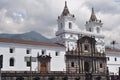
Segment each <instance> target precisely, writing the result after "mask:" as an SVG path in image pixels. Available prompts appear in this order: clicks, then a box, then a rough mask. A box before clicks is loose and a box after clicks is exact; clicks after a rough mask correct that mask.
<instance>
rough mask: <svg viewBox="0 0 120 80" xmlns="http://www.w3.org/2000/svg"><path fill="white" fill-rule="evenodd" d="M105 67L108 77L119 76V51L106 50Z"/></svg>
mask: <svg viewBox="0 0 120 80" xmlns="http://www.w3.org/2000/svg"><path fill="white" fill-rule="evenodd" d="M105 53H106V57H107V67H108V69H109V73H110V75H119V68H120V50H115V49H106V50H105Z"/></svg>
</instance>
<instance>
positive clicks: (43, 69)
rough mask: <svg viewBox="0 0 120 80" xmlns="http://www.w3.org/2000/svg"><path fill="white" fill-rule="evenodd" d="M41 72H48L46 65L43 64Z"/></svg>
mask: <svg viewBox="0 0 120 80" xmlns="http://www.w3.org/2000/svg"><path fill="white" fill-rule="evenodd" d="M40 71H41V72H46V71H47V66H46V64H44V63H42V64H41V68H40Z"/></svg>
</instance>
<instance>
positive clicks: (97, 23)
mask: <svg viewBox="0 0 120 80" xmlns="http://www.w3.org/2000/svg"><path fill="white" fill-rule="evenodd" d="M102 25H103V23H102V22H101V20H98V19H97V17H96V15H95V12H94V8H92V13H91V17H90V19H89V21H87V22H86V25H85V26H86V31H89V32H93V33H97V34H99V33H101V27H102Z"/></svg>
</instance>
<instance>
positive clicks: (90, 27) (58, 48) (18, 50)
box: [0, 2, 105, 71]
mask: <svg viewBox="0 0 120 80" xmlns="http://www.w3.org/2000/svg"><path fill="white" fill-rule="evenodd" d="M75 20H76V19H75V16H74V15H72V14H70V12H69V10H68V7H67V3H66V2H65V7H64V10H63V12H62V14H61V15H60V16H58V20H57V21H58V30H57V32H56V38H57V43H59V44H56V43H48V42H36V41H26V40H15V39H2V38H0V54H3V68H2V70H3V71H10V70H12V71H28V70H30V67H29V66H30V62H26V61H25V57H30V56H32V57H37V56H38V57H39V60H38V62H32V70H33V71H37V70H39V71H41V70H43V71H63V70H66V66H65V65H66V63H65V53H66V50H67V49H68V48H69V49H75V48H76V47H77V46H76V42H77V40H78V38H80V37H82V36H89V37H94V38H95V40H96V41H97V44H96V47H97V51H98V52H99V53H101V54H103V53H104V51H105V47H104V36H103V35H102V33H101V30H102V24H103V23H102V22H101V20H98V19H97V17H96V15H95V12H94V9H93V8H92V13H91V17H90V20H89V21H87V22H86V24H85V26H86V31H83V30H81V29H79V27H78V26H77V25H76V24H75ZM47 58H48V60H46V59H47ZM41 59H43V60H41Z"/></svg>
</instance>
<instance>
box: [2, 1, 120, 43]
mask: <svg viewBox="0 0 120 80" xmlns="http://www.w3.org/2000/svg"><path fill="white" fill-rule="evenodd" d="M66 1H67V4H68V8H69V10H70V13H71V14H74V15H75V17H76V24H77V25H78V26H79V27H80V28H81V29H84V28H85V26H84V25H85V22H86V21H88V20H89V17H90V14H91V8H92V7H94V9H95V13H96V16H97V18H98V19H101V20H102V22H103V23H104V24H103V27H102V29H103V34H104V35H105V37H106V38H105V41H106V43H109V42H110V41H112V40H116V41H117V42H119V43H120V37H119V35H120V2H119V1H120V0H66ZM64 2H65V0H0V33H24V32H28V31H33V30H34V31H37V32H39V33H41V34H42V35H44V36H46V37H54V36H55V31H56V30H57V17H58V16H59V15H61V13H62V10H63V8H64Z"/></svg>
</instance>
